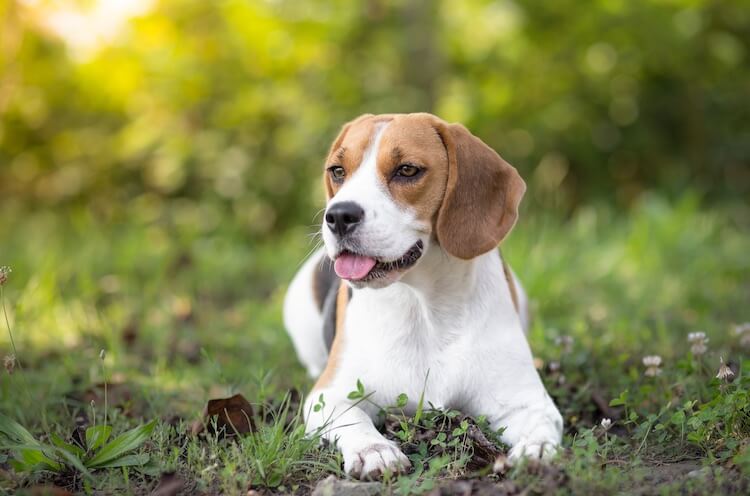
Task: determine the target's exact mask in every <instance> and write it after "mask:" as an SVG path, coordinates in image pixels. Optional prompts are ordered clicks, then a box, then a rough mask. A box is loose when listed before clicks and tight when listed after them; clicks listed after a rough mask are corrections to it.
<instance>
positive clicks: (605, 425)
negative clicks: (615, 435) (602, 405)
mask: <svg viewBox="0 0 750 496" xmlns="http://www.w3.org/2000/svg"><path fill="white" fill-rule="evenodd" d="M599 425H601V427H602V429H604V432H607V431H608V430H610V429H611V428H612V419H609V418H603V419H602V421H601V423H600V424H599Z"/></svg>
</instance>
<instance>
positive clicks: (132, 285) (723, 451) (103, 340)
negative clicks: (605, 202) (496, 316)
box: [0, 195, 750, 495]
mask: <svg viewBox="0 0 750 496" xmlns="http://www.w3.org/2000/svg"><path fill="white" fill-rule="evenodd" d="M128 212H129V214H128V215H127V216H125V215H118V214H116V213H112V212H109V213H106V212H105V213H97V214H92V213H90V211H89V210H88V209H86V208H80V209H70V210H64V211H59V212H55V213H52V212H49V211H46V212H29V211H27V210H13V207H12V206H11V207H8V208H7V209H5V210H4V211H3V214H2V215H3V218H4V219H3V222H2V225H3V231H4V232H3V240H2V245H0V249H1V250H2V251H0V265H6V264H7V265H8V266H10V267H11V268H12V272H10V273H7V280H6V281H5V282H4V284H3V286H2V291H3V303H4V306H5V309H6V311H7V316H8V322H7V325H8V326H9V328H10V330H11V332H12V336H13V338H14V343H15V351H14V350H13V347H12V346H11V343H10V336H9V335H8V333H7V332H6V329H5V325H6V323H5V321H4V318H3V319H1V320H0V323H1V325H0V330H1V331H2V336H3V337H2V338H0V350H2V352H3V354H4V356H7V359H6V360H5V365H6V370H4V371H2V373H1V374H0V392H1V393H2V395H1V396H0V413H2V415H3V417H2V418H3V419H5V420H3V422H5V424H3V425H5V434H0V447H1V448H2V450H1V451H0V493H7V494H13V493H22V492H23V491H27V492H29V493H31V494H43V490H42V489H40V486H46V487H47V488H51V487H52V486H57V487H58V488H62V489H59V490H60V491H62V490H67V491H70V492H85V493H96V494H123V493H131V494H148V493H150V492H151V491H152V490H154V488H156V487H157V486H160V489H159V491H160V492H159V494H175V492H176V491H178V490H180V489H181V490H182V492H183V493H184V494H215V493H226V494H243V495H244V494H249V493H248V491H251V490H252V491H257V492H258V493H261V494H264V493H289V492H292V493H298V494H305V493H309V492H311V491H312V490H313V489H314V488H315V487H316V484H318V482H319V481H321V480H326V481H325V483H324V484H321V486H320V487H319V488H318V489H319V491H320V492H322V493H325V492H326V491H333V490H341V491H351V490H352V488H351V487H349V486H347V484H348V483H347V482H340V481H338V479H344V478H345V477H344V474H342V473H341V458H340V455H338V454H337V453H336V451H335V450H333V449H332V448H331V447H326V446H320V444H319V443H318V442H317V440H315V439H307V438H305V437H304V436H303V433H302V428H301V424H300V420H299V397H300V394H299V392H300V391H301V392H304V391H306V390H307V389H308V388H309V387H310V385H311V381H310V380H309V379H307V378H306V377H305V374H304V371H303V369H302V368H301V366H300V365H299V364H298V362H297V360H296V357H295V355H294V352H293V349H292V347H291V343H290V342H289V340H288V338H287V336H286V334H285V332H284V329H283V326H282V323H281V315H280V306H281V301H282V298H283V294H284V288H285V284H287V283H288V281H289V280H290V278H291V276H292V275H293V273H294V272H295V270H296V269H297V268H298V267H299V263H300V261H301V260H302V259H303V257H304V256H305V254H306V253H309V252H310V251H311V249H312V248H313V247H314V244H315V243H314V241H312V242H311V241H310V239H311V236H310V233H311V232H312V231H314V228H307V227H305V228H300V229H292V230H289V231H287V232H285V233H283V234H281V235H279V236H277V237H276V238H275V239H273V240H264V241H263V242H260V241H258V240H255V239H253V238H252V237H251V236H249V235H247V234H246V233H244V232H242V230H240V229H238V228H237V227H236V226H235V225H234V224H233V223H232V220H231V214H227V215H226V216H225V218H224V220H221V219H222V217H221V216H219V217H218V218H213V217H211V218H206V217H203V216H202V215H201V212H200V210H199V209H198V210H195V211H191V212H192V214H190V215H187V214H185V212H182V211H180V210H177V209H169V208H165V209H160V210H153V211H152V210H149V208H148V206H147V205H146V206H144V205H140V206H138V208H134V209H133V210H128ZM748 217H750V216H748V211H747V206H745V205H718V206H717V205H713V206H708V203H707V202H706V201H703V200H701V199H699V198H697V197H695V196H690V195H686V196H685V197H684V198H682V199H681V200H679V201H666V200H664V199H662V198H659V197H651V196H645V197H644V199H643V200H642V201H641V202H640V203H639V205H637V206H636V207H634V209H633V210H632V211H631V212H628V213H624V212H615V211H614V210H613V209H611V208H609V207H604V206H588V207H583V208H581V209H579V210H578V211H577V213H575V214H574V215H573V216H572V217H570V218H561V217H560V216H559V215H557V214H551V213H537V212H525V213H524V215H523V217H522V220H521V222H520V223H519V225H518V226H517V228H516V229H515V230H514V231H513V233H512V235H511V236H510V238H509V239H508V240H507V241H506V242H505V243H504V245H503V247H502V249H503V253H504V255H505V256H506V257H507V258H508V259H509V261H510V262H511V265H512V266H513V268H514V270H515V271H516V272H517V273H518V275H519V276H520V278H521V279H522V280H523V281H524V284H525V286H526V289H527V291H528V293H529V295H530V297H531V299H532V301H533V305H532V306H533V313H534V322H533V329H532V331H531V333H530V342H531V345H532V349H533V352H534V355H535V357H537V363H538V366H539V370H540V373H541V375H542V377H543V378H544V380H545V382H546V383H547V385H548V387H549V390H550V392H551V394H552V395H553V396H554V398H555V400H556V401H557V403H558V405H559V407H560V409H561V411H562V413H563V416H564V420H565V439H564V443H563V444H564V448H565V449H564V451H563V452H562V453H561V454H560V456H559V458H558V459H557V460H555V461H554V462H552V463H551V464H549V465H540V464H535V463H531V464H528V465H525V466H517V467H506V466H504V464H503V455H502V453H503V447H502V446H501V445H499V443H498V442H497V436H496V434H497V433H494V432H490V431H489V430H488V429H487V428H486V426H485V425H484V424H483V422H482V419H470V418H464V417H463V416H462V415H461V413H460V412H436V411H432V410H430V408H429V405H425V406H424V410H423V411H422V412H421V413H420V415H419V416H418V418H406V417H404V416H403V415H401V414H400V412H399V408H398V405H399V403H400V401H399V399H398V398H394V401H393V404H392V405H381V406H382V407H383V411H384V415H385V417H386V422H385V429H386V432H387V435H388V436H390V437H392V438H393V439H395V440H397V441H398V442H399V443H401V446H402V449H403V450H404V451H405V452H406V453H408V454H409V456H410V458H411V459H412V461H413V464H414V465H415V467H416V468H417V469H416V471H415V472H413V473H411V474H407V475H403V476H400V477H395V476H392V477H391V476H389V477H386V479H385V480H384V481H383V482H382V483H380V484H379V485H370V486H354V489H355V490H357V491H368V493H369V494H372V493H380V492H384V493H400V494H412V493H425V492H431V491H432V492H434V493H435V494H438V493H442V494H467V493H469V492H473V493H475V494H497V493H499V494H516V493H522V492H523V493H551V492H560V493H573V494H609V493H613V492H622V493H632V494H654V493H663V494H670V493H680V494H703V493H705V494H708V493H712V494H713V493H716V492H725V493H737V494H746V493H747V492H748V491H749V490H750V483H749V482H748V476H750V448H749V447H748V446H750V442H749V441H750V399H748V395H747V386H748V385H750V379H748V378H747V377H746V376H745V375H744V371H746V370H747V369H748V366H749V365H750V361H748V347H749V346H750V328H745V327H743V326H742V324H743V323H745V322H747V321H750V305H748V302H750V277H749V276H750V256H748V254H749V253H750V236H749V235H748V232H750V225H749V224H748ZM701 332H702V333H705V337H704V336H703V335H701V334H693V335H692V336H691V337H690V339H691V340H690V341H689V340H688V337H689V334H690V333H701ZM102 350H103V353H102ZM646 356H658V357H660V360H659V359H654V358H651V359H647V360H646V363H647V364H649V366H647V365H644V357H646ZM14 358H15V360H14ZM722 361H723V362H722ZM722 363H723V364H725V365H726V366H727V367H728V368H726V367H725V368H723V369H721V371H722V372H723V374H721V378H717V377H716V376H717V374H718V373H719V371H720V367H721V365H722ZM105 384H106V391H107V395H106V396H107V398H106V401H105V398H104V396H105V394H104V391H105ZM352 389H353V392H354V393H355V395H357V394H359V395H362V396H365V398H364V401H366V395H367V383H366V378H363V383H362V386H361V391H359V392H358V391H357V386H356V385H354V384H353V385H352ZM236 393H240V394H242V395H243V396H244V397H245V398H247V400H248V401H249V403H250V404H251V405H252V407H246V410H249V409H252V417H253V418H252V422H245V424H247V425H245V427H244V428H242V429H239V430H246V431H250V432H248V433H244V434H240V435H229V436H225V434H227V432H226V431H227V430H228V431H230V432H229V434H235V433H234V432H231V431H233V429H232V428H231V427H229V428H228V429H226V428H225V429H223V430H222V429H221V428H219V429H218V430H217V429H216V427H217V426H216V425H215V424H217V423H218V424H221V420H222V418H221V416H219V417H218V419H216V418H214V420H209V421H207V422H205V421H204V422H201V421H200V419H201V418H202V414H203V413H202V412H203V411H204V409H205V408H206V404H207V402H208V401H209V400H212V399H219V398H227V397H230V396H232V395H234V394H236ZM105 403H106V404H105ZM215 405H216V404H214V406H215ZM229 413H232V412H229ZM234 414H235V416H234V417H233V418H234V419H235V422H238V423H242V421H243V414H242V412H240V413H239V415H236V414H237V411H235V412H234ZM238 419H239V420H238ZM603 419H609V420H610V421H611V424H609V425H608V424H607V421H604V424H602V421H603ZM153 420H155V421H156V422H154V423H153V424H148V423H149V422H151V421H153ZM245 420H247V419H246V418H245ZM196 421H198V422H196ZM8 422H12V424H9V423H8ZM0 424H2V422H0ZM204 424H208V425H207V428H203V427H204ZM3 425H0V432H2V431H3ZM8 425H13V426H16V425H20V426H23V427H24V428H25V429H26V430H28V432H29V433H30V434H31V435H32V436H33V439H32V440H31V441H29V440H28V439H26V441H22V440H21V441H19V438H18V436H16V437H14V436H13V435H12V434H8V432H7V431H8V429H10V428H9V427H8ZM95 425H96V426H99V429H102V426H104V425H106V426H108V427H107V429H109V426H111V428H112V431H113V437H114V436H116V435H118V434H120V433H122V432H125V431H127V430H128V429H131V428H135V427H137V426H139V425H140V426H144V425H145V426H146V427H144V428H143V429H142V430H141V431H138V432H139V433H140V434H143V435H142V437H140V438H138V440H137V442H136V441H135V440H133V439H135V438H133V439H131V441H133V442H132V449H130V451H129V452H128V454H127V456H130V458H127V459H126V460H127V461H128V463H125V462H123V461H122V460H123V458H119V459H118V460H120V463H109V465H108V467H109V468H101V467H97V466H94V465H96V464H95V463H92V462H91V456H92V455H93V454H96V453H97V452H98V451H97V448H92V445H95V444H96V440H95V439H91V438H89V440H88V445H89V446H88V450H89V453H88V454H87V453H86V452H85V451H84V450H83V449H80V448H76V447H73V448H70V447H69V448H68V449H69V450H70V452H75V453H78V455H79V457H78V458H75V457H74V458H75V459H73V460H71V458H70V457H68V458H65V457H64V456H63V455H60V446H62V445H63V444H65V443H67V444H65V445H67V446H70V445H72V444H75V443H80V444H84V445H85V444H86V442H85V441H84V440H82V438H85V437H86V434H85V431H86V429H87V428H91V427H93V426H95ZM219 427H220V425H219ZM151 429H153V430H151ZM197 431H201V432H200V433H196V432H197ZM97 432H99V431H96V430H95V429H94V430H91V431H90V434H95V433H97ZM102 432H103V431H102ZM21 437H23V436H21ZM136 437H137V436H136ZM58 441H59V442H60V443H63V444H60V443H58ZM32 442H33V443H40V445H41V446H57V448H56V449H57V451H55V449H53V448H50V449H48V450H47V451H46V453H48V454H50V456H52V457H53V458H54V457H55V456H58V457H63V459H62V461H61V462H60V465H59V466H58V467H57V468H56V469H54V470H50V467H47V470H38V469H39V468H40V465H36V467H35V469H32V468H33V465H34V462H35V459H31V460H30V461H29V460H26V461H27V462H29V463H27V464H26V465H23V464H19V463H18V461H17V460H15V461H14V459H16V458H19V457H20V458H21V459H23V456H24V455H23V450H24V449H26V450H27V451H28V450H29V449H30V448H29V443H32ZM105 444H106V443H105ZM121 445H122V443H121ZM103 446H104V445H103ZM32 448H33V446H32ZM104 449H105V448H103V447H99V448H98V450H99V451H102V450H104ZM50 450H52V451H50ZM76 450H79V451H76ZM32 451H33V449H32ZM39 452H41V451H39ZM27 455H28V453H27ZM79 459H80V460H88V462H86V463H87V464H88V465H86V464H82V463H77V462H76V460H79ZM36 461H38V460H36ZM118 464H120V465H129V466H126V467H122V466H119V467H117V466H116V465H118ZM100 465H107V464H100ZM112 466H115V467H114V468H113V467H112ZM164 474H167V475H164ZM330 475H333V476H335V478H336V480H330V479H326V478H327V477H329V476H330ZM49 490H51V489H49ZM59 494H63V493H62V492H60V493H59Z"/></svg>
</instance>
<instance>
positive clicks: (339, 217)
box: [326, 201, 365, 237]
mask: <svg viewBox="0 0 750 496" xmlns="http://www.w3.org/2000/svg"><path fill="white" fill-rule="evenodd" d="M364 217H365V211H364V210H362V207H360V206H359V205H357V204H356V203H354V202H350V201H346V202H341V203H335V204H333V205H331V206H330V207H328V210H327V211H326V224H328V228H329V229H330V230H331V231H332V232H334V233H336V234H338V236H339V237H341V236H345V235H347V234H349V233H351V232H352V231H354V230H355V229H356V228H357V226H358V225H359V223H360V222H362V219H364Z"/></svg>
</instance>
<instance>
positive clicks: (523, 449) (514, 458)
mask: <svg viewBox="0 0 750 496" xmlns="http://www.w3.org/2000/svg"><path fill="white" fill-rule="evenodd" d="M558 449H559V446H558V445H557V444H556V443H549V442H547V443H545V442H541V443H540V442H534V441H519V442H518V443H516V444H515V445H514V446H513V447H512V448H511V449H510V452H509V453H508V462H509V463H511V464H514V463H517V462H518V461H520V460H522V459H524V458H528V459H530V460H531V459H533V460H539V459H542V460H551V459H552V458H554V457H555V455H557V450H558Z"/></svg>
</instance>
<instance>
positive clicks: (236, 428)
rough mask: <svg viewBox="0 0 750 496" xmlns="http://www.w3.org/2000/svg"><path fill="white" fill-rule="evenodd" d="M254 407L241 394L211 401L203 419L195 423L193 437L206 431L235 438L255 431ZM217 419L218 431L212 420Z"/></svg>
mask: <svg viewBox="0 0 750 496" xmlns="http://www.w3.org/2000/svg"><path fill="white" fill-rule="evenodd" d="M253 415H254V414H253V407H252V405H250V403H249V402H248V401H247V400H246V399H245V397H244V396H242V395H241V394H235V395H234V396H232V397H230V398H219V399H214V400H209V402H208V405H206V409H205V410H204V412H203V419H202V420H198V421H196V422H194V423H193V428H192V429H191V430H192V433H193V435H197V434H200V433H201V432H203V431H204V430H208V431H209V432H211V433H218V434H223V435H226V436H234V435H236V434H247V433H249V432H254V431H255V421H254V420H253ZM213 417H216V431H215V432H214V423H213V421H212V418H213Z"/></svg>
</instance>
